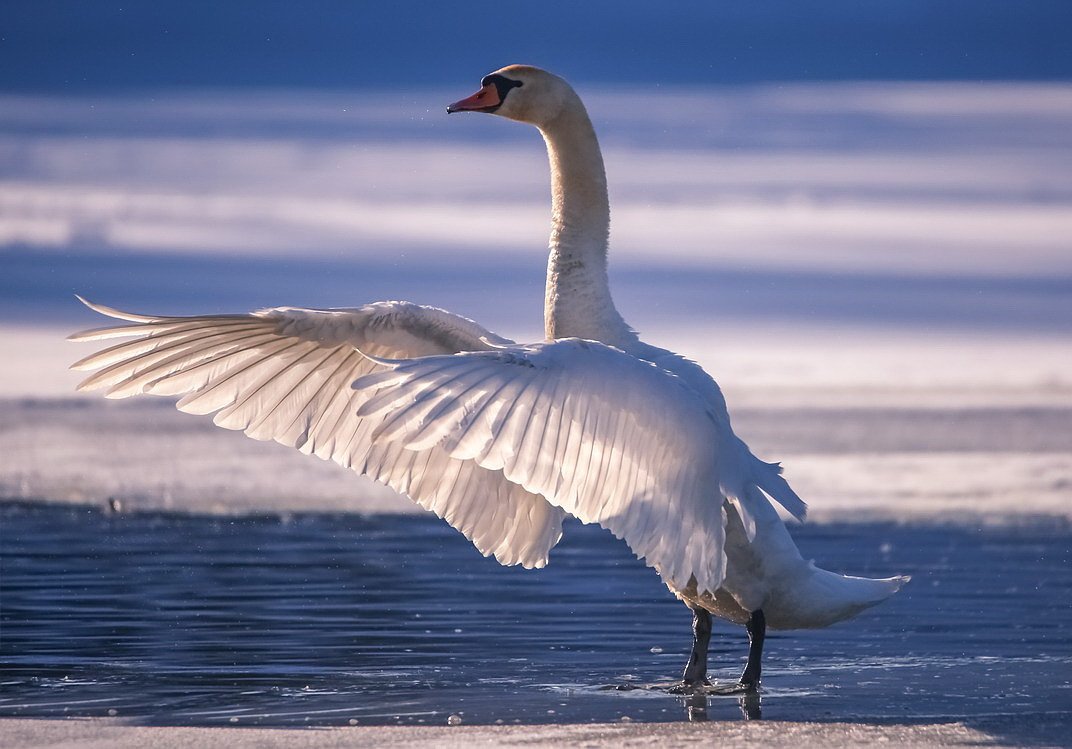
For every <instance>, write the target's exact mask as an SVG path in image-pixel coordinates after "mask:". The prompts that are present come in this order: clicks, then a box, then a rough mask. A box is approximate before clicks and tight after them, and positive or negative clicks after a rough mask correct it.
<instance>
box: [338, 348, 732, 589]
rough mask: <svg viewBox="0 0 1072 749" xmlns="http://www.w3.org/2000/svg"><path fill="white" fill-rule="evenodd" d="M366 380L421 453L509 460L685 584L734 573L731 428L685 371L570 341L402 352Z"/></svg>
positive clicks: (520, 480) (713, 585)
mask: <svg viewBox="0 0 1072 749" xmlns="http://www.w3.org/2000/svg"><path fill="white" fill-rule="evenodd" d="M448 372H451V373H457V374H454V375H452V376H451V377H452V378H451V377H448V376H447V375H446V374H445V373H448ZM463 382H464V383H465V387H455V386H454V385H457V384H458V383H463ZM354 387H355V388H356V389H357V390H359V391H361V392H364V393H367V394H368V396H369V399H368V400H367V401H366V402H365V405H364V412H365V413H366V414H369V415H371V414H374V413H385V414H387V418H388V419H390V423H391V425H392V431H390V433H388V432H386V431H385V432H384V433H383V435H382V436H383V437H384V438H386V437H387V436H388V434H389V436H390V438H391V444H392V445H398V446H401V447H404V448H406V449H408V450H411V451H414V452H418V453H421V452H422V451H423V450H425V449H427V448H428V446H429V445H430V444H435V445H436V446H437V449H442V450H444V451H445V452H446V453H447V454H449V455H450V456H451V457H453V458H456V459H472V460H474V461H475V462H476V464H478V465H480V466H481V467H483V468H485V469H488V470H502V471H503V473H504V475H505V476H506V477H507V478H508V479H509V480H510V481H513V482H516V483H517V484H519V485H521V486H523V487H524V488H525V489H526V490H528V491H529V492H531V493H533V494H539V495H541V496H543V497H545V498H546V499H547V501H548V502H550V503H551V504H552V505H555V506H556V507H558V508H560V509H562V510H564V511H566V512H568V513H571V514H573V515H576V516H577V517H578V518H580V519H581V520H582V521H584V522H589V523H593V522H594V523H599V524H601V525H603V526H604V527H606V528H608V529H609V530H610V531H611V532H612V533H614V534H615V535H616V536H618V537H620V538H623V539H624V540H625V541H626V543H628V544H629V546H630V547H631V548H632V549H633V551H634V552H635V553H636V554H637V555H638V556H640V557H642V558H644V559H645V560H646V561H647V562H648V563H649V564H651V565H653V566H655V567H657V568H658V569H660V571H661V572H662V574H663V575H664V577H665V578H666V579H667V582H670V583H671V584H673V585H676V586H678V587H682V588H684V587H686V586H687V585H688V583H689V581H690V580H692V579H695V581H696V582H697V584H698V585H699V586H700V588H701V590H709V591H714V590H716V589H717V588H718V585H719V584H720V583H721V582H722V579H723V577H724V575H725V564H724V563H723V561H722V553H723V550H722V546H723V537H722V534H723V532H724V531H723V522H724V520H723V515H722V501H723V500H722V497H721V495H720V494H719V491H718V486H719V484H718V476H717V474H716V473H715V472H714V469H713V467H714V466H715V465H716V464H717V461H716V460H715V459H714V455H713V450H715V449H716V448H717V444H716V443H717V440H718V434H717V431H716V428H715V424H714V420H713V419H712V418H711V417H710V415H709V414H708V412H707V410H706V406H705V405H704V403H703V401H702V400H701V399H700V398H699V397H698V396H696V395H695V394H694V393H693V392H692V391H691V390H690V389H688V388H687V387H686V386H684V385H683V384H682V383H681V382H680V381H678V379H677V378H676V377H675V376H674V375H672V374H670V373H668V372H666V371H664V370H661V369H659V368H657V367H655V366H653V365H651V364H649V363H647V362H643V361H641V360H638V359H635V358H633V357H631V356H629V355H627V354H625V353H623V352H621V351H618V350H617V349H612V348H610V347H607V346H602V345H599V344H595V343H592V342H585V341H577V340H571V339H566V340H560V341H556V342H553V343H546V344H538V345H535V346H530V347H519V346H515V347H508V348H504V349H496V350H494V351H490V352H474V353H462V354H458V355H456V356H451V357H426V358H422V359H413V360H410V361H405V362H399V363H397V364H395V365H394V369H393V371H392V372H391V373H390V374H386V373H385V374H378V375H374V376H371V377H366V378H362V379H359V380H358V381H356V382H355V383H354ZM429 403H436V404H440V407H438V408H435V407H430V406H429ZM440 435H443V436H442V437H440ZM432 436H434V437H436V438H437V439H439V441H435V440H433V439H431V437H432Z"/></svg>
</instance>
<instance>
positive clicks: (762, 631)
mask: <svg viewBox="0 0 1072 749" xmlns="http://www.w3.org/2000/svg"><path fill="white" fill-rule="evenodd" d="M744 626H745V629H746V630H748V665H746V666H745V667H744V673H743V674H741V681H740V684H741V686H742V687H744V688H745V689H748V690H749V691H755V690H757V689H759V675H760V672H761V670H762V661H763V638H764V637H765V636H766V634H767V619H766V618H765V617H764V616H763V609H756V610H755V611H753V612H752V615H751V616H750V617H748V624H746V625H744Z"/></svg>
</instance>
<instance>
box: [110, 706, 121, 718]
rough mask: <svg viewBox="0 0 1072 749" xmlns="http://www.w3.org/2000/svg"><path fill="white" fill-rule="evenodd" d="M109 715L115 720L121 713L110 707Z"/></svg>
mask: <svg viewBox="0 0 1072 749" xmlns="http://www.w3.org/2000/svg"><path fill="white" fill-rule="evenodd" d="M108 715H110V716H112V717H113V718H114V717H115V716H117V715H119V711H118V710H116V709H115V708H114V707H110V708H108Z"/></svg>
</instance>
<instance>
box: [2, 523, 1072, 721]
mask: <svg viewBox="0 0 1072 749" xmlns="http://www.w3.org/2000/svg"><path fill="white" fill-rule="evenodd" d="M0 512H2V513H3V514H2V517H0V522H2V524H3V528H4V544H3V547H2V548H0V554H2V557H3V558H2V559H0V562H2V564H3V568H4V570H5V580H4V639H3V641H2V643H0V664H2V666H3V671H4V675H5V678H4V680H3V682H2V683H0V715H3V716H16V715H19V716H42V717H48V716H59V715H73V716H99V715H107V714H109V711H111V710H114V711H116V713H117V714H118V715H120V716H122V717H124V718H127V719H129V720H133V721H138V722H166V723H170V724H203V725H204V724H217V723H224V724H227V723H230V722H231V718H234V717H237V718H238V719H239V723H240V724H242V725H244V724H258V725H306V724H308V725H346V724H348V723H350V721H357V722H358V724H362V725H367V724H376V723H378V724H385V723H402V724H419V723H420V722H421V721H426V722H427V723H428V724H436V723H444V722H446V720H447V716H448V715H450V714H457V715H459V716H461V717H462V718H463V720H464V722H465V724H491V723H496V722H498V721H503V722H505V723H514V722H522V723H546V722H556V723H558V722H593V721H600V722H605V721H618V720H620V719H621V718H622V717H623V716H625V717H628V718H630V719H631V720H637V721H677V720H686V719H689V717H690V716H691V717H692V718H693V719H697V718H699V717H702V715H704V714H706V715H707V716H708V717H709V718H710V719H712V720H717V719H735V718H740V717H742V716H745V717H755V716H756V715H757V714H758V711H760V710H761V712H762V717H764V718H769V719H776V720H778V719H787V720H809V721H811V720H854V721H858V720H869V721H870V720H909V719H923V718H926V719H928V720H934V719H940V718H943V717H957V718H962V717H965V716H968V717H971V716H985V715H989V714H992V713H998V712H1003V711H1006V712H1007V711H1024V710H1035V711H1057V712H1060V711H1062V710H1067V695H1068V689H1069V687H1070V686H1072V685H1070V681H1069V674H1072V649H1070V643H1072V638H1070V637H1069V632H1068V628H1069V622H1068V619H1067V616H1065V608H1066V607H1067V601H1068V598H1069V595H1070V594H1072V573H1070V570H1072V565H1070V564H1069V553H1070V545H1069V544H1070V539H1069V535H1068V533H1067V529H1054V528H1053V527H1050V526H1045V525H1039V526H1029V527H1007V528H991V529H971V528H961V529H955V528H933V527H927V526H918V525H907V526H900V525H893V524H884V525H868V524H856V525H827V526H822V525H819V526H813V525H805V526H801V527H797V528H794V530H793V532H794V534H795V536H796V537H797V540H798V542H799V544H800V545H801V547H802V551H803V553H804V554H805V555H807V556H813V557H816V558H818V559H820V560H822V562H823V563H824V564H827V565H829V566H831V567H833V568H835V569H839V570H843V571H845V572H847V573H855V574H867V575H881V574H887V573H888V572H892V571H895V570H897V571H905V572H908V573H910V574H912V575H913V578H914V580H913V584H912V585H911V586H910V587H909V588H906V590H905V594H904V596H903V597H900V598H895V599H893V600H891V601H890V602H888V604H887V605H886V606H885V607H884V608H882V609H877V610H875V611H874V612H869V613H866V614H864V615H862V616H861V617H859V618H858V619H856V620H854V621H852V622H849V623H846V624H843V625H839V626H835V627H831V628H829V629H826V630H820V631H805V632H785V633H781V632H772V633H770V634H769V637H768V643H767V645H768V664H767V668H766V670H765V682H764V684H763V687H762V705H761V706H760V705H758V704H755V703H754V701H751V700H748V699H746V700H744V702H742V701H741V695H738V694H731V695H719V694H711V695H708V696H707V701H706V705H705V704H703V701H702V700H692V701H689V700H686V699H685V698H683V697H681V696H677V695H671V694H669V693H668V692H667V691H666V690H665V689H659V688H652V689H646V688H644V687H646V686H654V687H658V686H659V685H668V684H670V683H675V682H676V680H677V679H678V677H679V669H680V667H681V663H682V662H683V658H684V655H683V654H684V653H685V651H686V649H687V646H688V640H689V627H688V623H689V622H688V620H689V617H688V615H687V614H688V612H687V611H686V610H685V609H684V608H683V607H682V606H681V604H680V603H678V602H677V601H675V600H674V599H673V598H672V597H670V596H669V594H668V593H667V592H666V591H665V589H663V588H662V587H661V586H660V585H659V583H658V581H657V579H656V578H655V576H654V575H653V574H651V571H650V570H648V569H646V568H644V567H643V566H642V565H640V563H639V562H637V561H636V560H635V559H634V558H632V556H631V555H630V554H629V552H628V551H627V550H626V549H625V547H624V546H622V545H621V544H620V543H618V542H617V541H615V540H614V539H613V538H611V537H610V536H609V535H608V534H605V533H602V532H600V531H598V529H594V528H589V527H582V526H571V527H569V528H568V529H567V532H566V535H565V538H564V540H563V543H562V546H561V548H559V549H558V553H557V555H556V556H555V557H553V563H552V564H551V565H550V566H548V567H547V568H546V569H544V570H540V571H537V572H526V571H524V570H520V569H512V568H511V569H504V568H501V567H499V566H498V565H497V564H496V563H495V562H494V561H492V560H486V559H482V558H481V557H479V556H478V555H477V554H475V553H473V552H472V550H471V549H470V548H469V547H468V545H467V544H466V543H465V541H464V539H460V538H455V537H454V536H453V535H452V532H451V531H450V530H449V528H446V527H445V526H443V525H442V524H440V523H439V522H438V521H435V520H432V519H425V518H421V517H398V516H379V517H366V518H361V517H357V516H347V515H303V514H296V515H294V516H293V517H292V518H291V519H290V521H289V522H285V523H284V522H281V521H279V520H278V519H276V518H274V517H270V516H268V517H257V518H211V517H203V516H185V517H184V516H169V515H151V514H141V513H132V514H124V515H118V516H117V515H108V514H105V513H103V512H95V511H90V510H86V509H76V508H57V507H46V506H31V505H10V504H9V505H3V506H0ZM884 541H888V542H891V543H892V549H891V550H890V552H889V554H888V555H877V554H872V555H869V554H867V553H866V551H867V550H868V549H876V548H877V547H878V546H879V545H880V544H881V543H882V542H884ZM951 559H955V560H956V564H950V563H949V562H948V561H946V560H951ZM980 569H985V570H987V571H988V573H987V575H986V576H985V578H984V577H982V576H980V575H979V574H978V570H980ZM593 577H597V578H598V579H599V580H600V581H601V584H600V586H598V588H593V586H592V584H591V580H592V579H593ZM939 580H940V581H941V583H942V584H941V585H940V586H938V587H935V586H932V585H931V584H930V583H931V582H932V581H939ZM459 581H463V582H464V584H462V585H459V584H458V582H459ZM1011 589H1015V590H1016V591H1017V592H1015V593H1008V592H1007V591H1009V590H1011ZM445 590H449V591H450V593H449V595H444V593H443V591H445ZM1028 610H1029V611H1031V612H1032V616H1031V617H1030V618H1025V617H1023V616H1022V612H1023V611H1028ZM418 612H419V613H420V614H421V617H420V618H419V619H418V618H416V616H415V614H416V613H418ZM608 622H609V624H608ZM456 629H462V630H463V632H462V633H460V634H459V633H456V632H455V630H456ZM743 640H744V633H743V632H742V631H740V630H739V629H737V628H732V627H725V626H720V627H719V629H718V630H717V631H716V636H715V639H714V640H713V643H712V644H713V650H712V654H711V665H712V667H713V672H712V674H711V678H712V680H713V681H715V682H716V683H729V682H731V681H733V680H735V679H736V678H737V675H738V673H739V670H740V664H739V662H738V661H739V660H740V656H741V644H742V641H743ZM653 645H654V646H657V647H659V648H662V650H663V652H662V653H660V654H653V653H652V652H651V649H652V647H653ZM504 652H507V653H509V654H510V655H509V657H503V656H502V654H503V653H504ZM625 684H630V685H636V686H639V687H641V688H637V689H631V690H618V689H611V690H608V689H605V688H604V687H606V686H607V685H625ZM1025 685H1030V688H1027V687H1026V686H1025ZM891 695H896V696H897V697H896V699H893V700H891Z"/></svg>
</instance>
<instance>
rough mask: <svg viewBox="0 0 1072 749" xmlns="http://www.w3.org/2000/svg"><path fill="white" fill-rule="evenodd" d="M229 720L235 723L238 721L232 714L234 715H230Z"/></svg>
mask: <svg viewBox="0 0 1072 749" xmlns="http://www.w3.org/2000/svg"><path fill="white" fill-rule="evenodd" d="M231 722H232V723H237V722H238V717H237V716H234V715H232V716H231Z"/></svg>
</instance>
